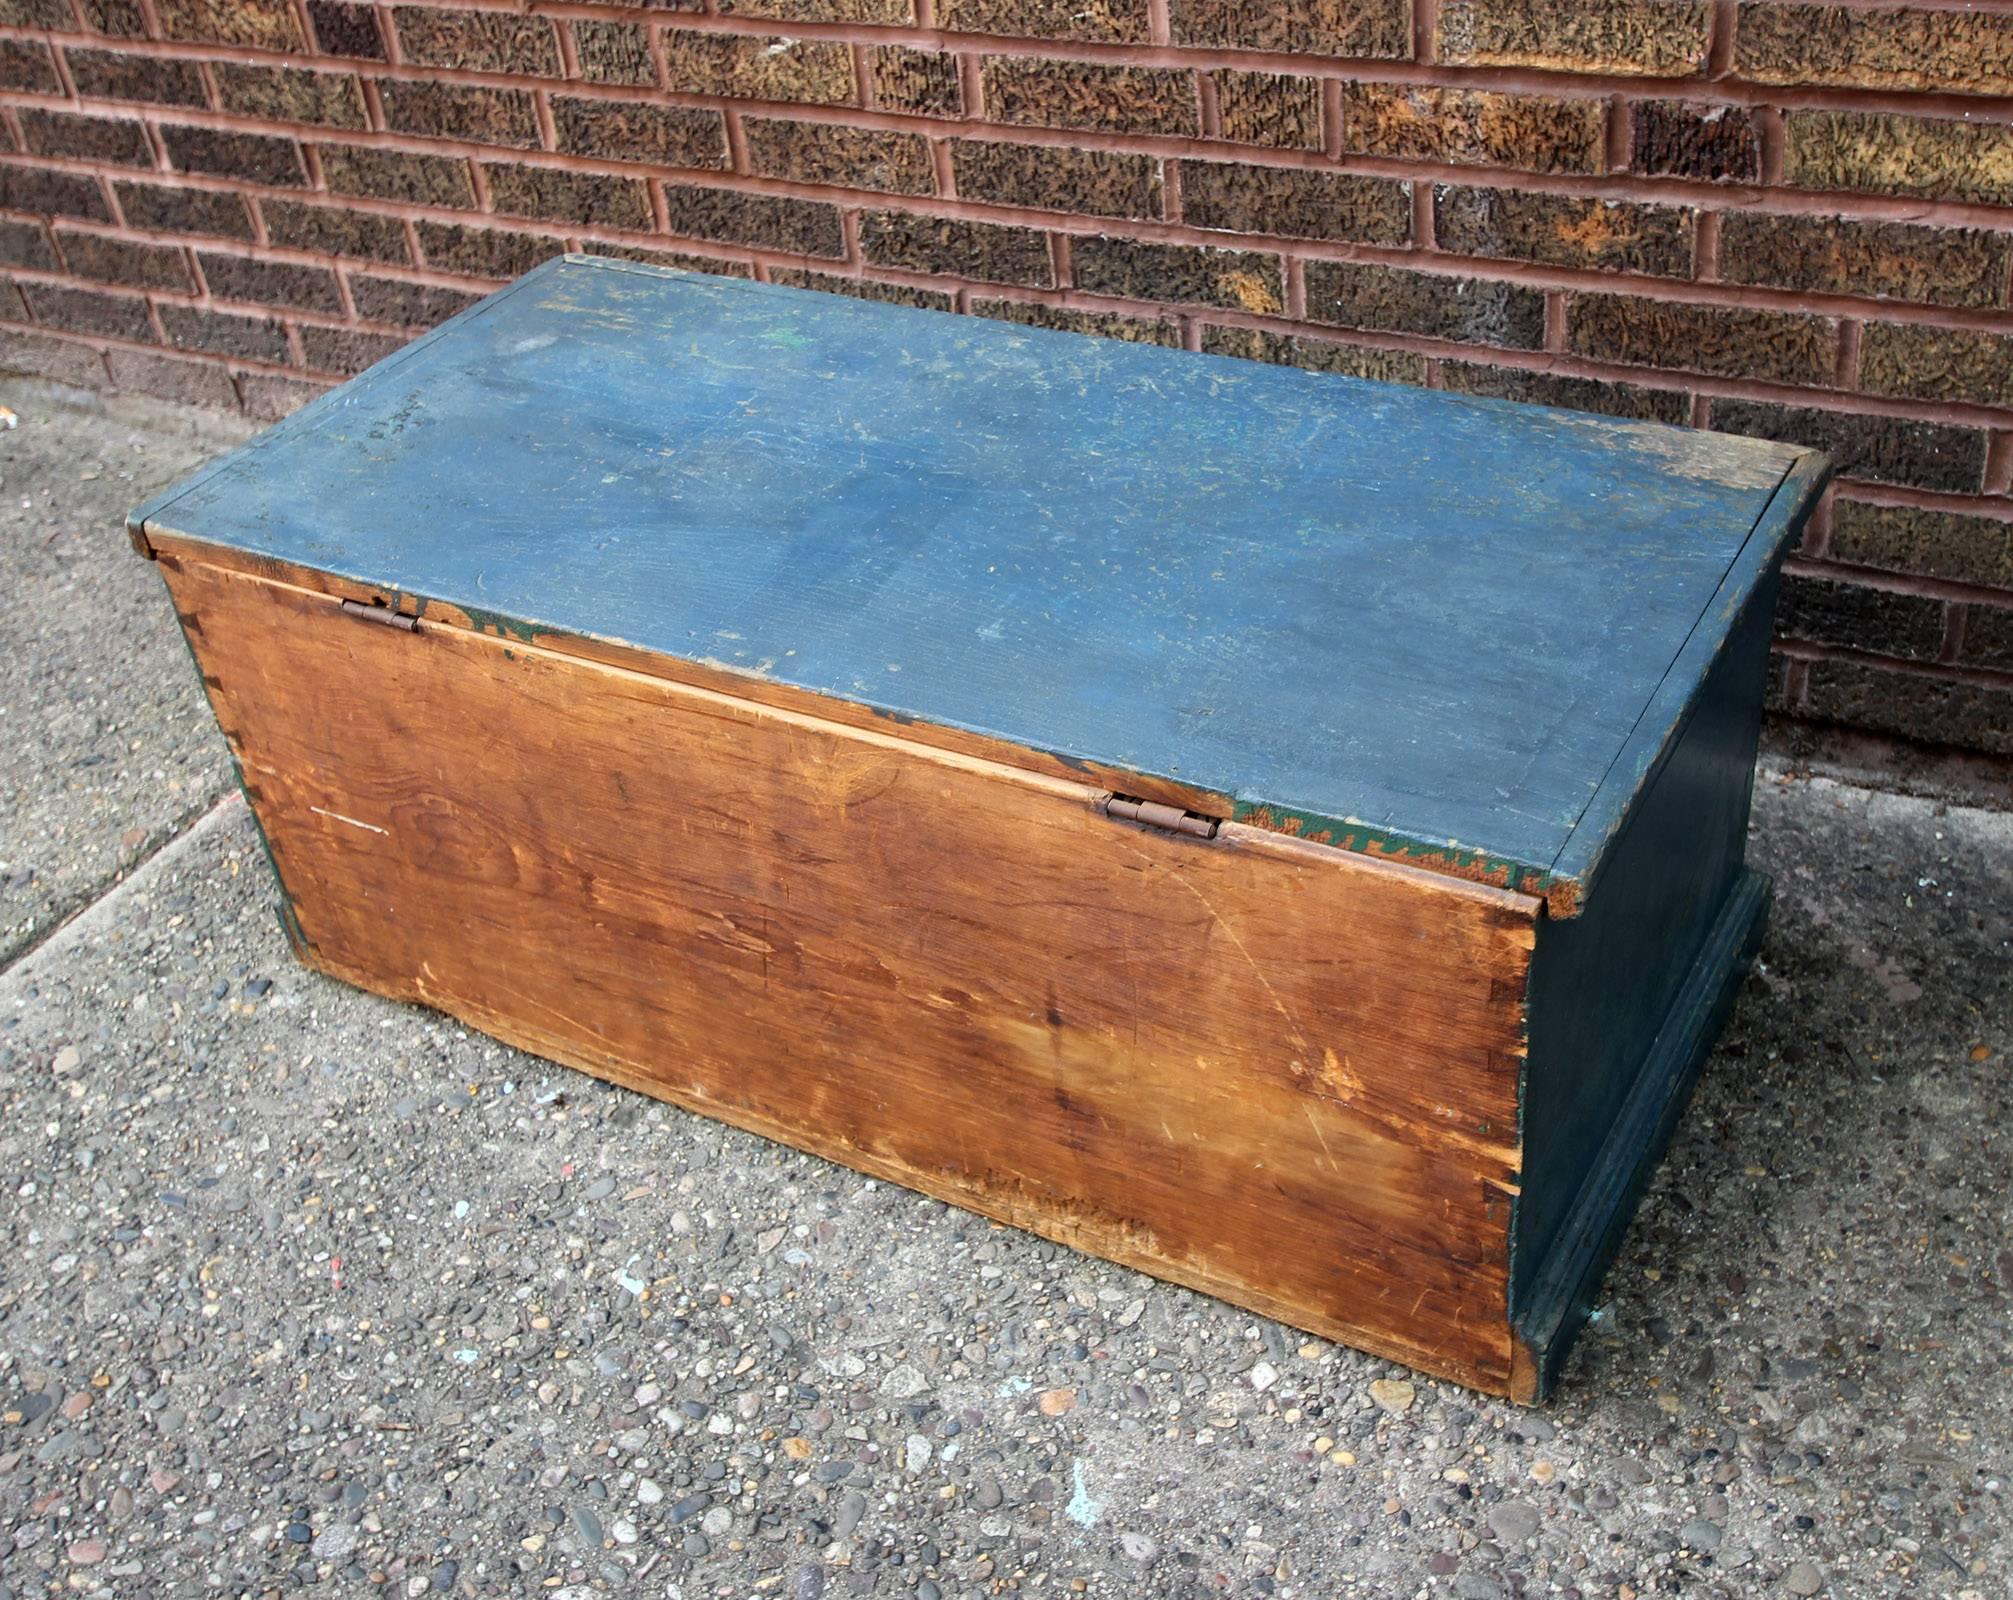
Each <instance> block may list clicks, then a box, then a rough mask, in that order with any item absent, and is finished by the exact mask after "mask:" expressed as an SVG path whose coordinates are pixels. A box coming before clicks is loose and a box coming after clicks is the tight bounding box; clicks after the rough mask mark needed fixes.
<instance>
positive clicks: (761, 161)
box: [742, 117, 936, 194]
mask: <svg viewBox="0 0 2013 1600" xmlns="http://www.w3.org/2000/svg"><path fill="white" fill-rule="evenodd" d="M742 131H743V134H744V136H745V137H746V139H747V141H748V165H749V167H750V168H751V169H752V170H754V171H756V172H759V173H761V174H762V175H763V176H764V177H769V178H788V179H791V180H792V181H794V182H797V183H819V184H837V185H840V186H843V187H845V188H849V189H884V190H886V191H887V192H889V193H890V194H928V193H930V192H931V191H932V190H933V189H934V188H935V187H936V167H935V164H934V163H933V162H932V161H931V159H930V147H929V141H927V140H926V139H924V138H923V137H922V136H921V135H919V134H914V133H896V132H893V131H891V130H889V129H886V128H848V127H844V126H841V125H838V124H835V123H818V122H786V121H781V120H772V119H770V118H767V117H750V118H748V119H747V121H746V122H744V123H743V124H742Z"/></svg>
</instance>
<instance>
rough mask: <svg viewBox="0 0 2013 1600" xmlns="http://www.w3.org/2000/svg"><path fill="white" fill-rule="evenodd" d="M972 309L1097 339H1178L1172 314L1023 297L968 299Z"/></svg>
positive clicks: (1159, 341) (1029, 325)
mask: <svg viewBox="0 0 2013 1600" xmlns="http://www.w3.org/2000/svg"><path fill="white" fill-rule="evenodd" d="M972 311H973V312H974V314H976V315H978V316H981V317H991V318H993V319H994V320H995V321H997V322H1017V323H1019V324H1020V325H1021V326H1022V327H1024V328H1059V329H1061V330H1062V331H1063V332H1065V333H1091V334H1096V335H1097V336H1098V337H1099V338H1101V339H1124V340H1126V341H1127V342H1128V343H1131V344H1161V345H1167V346H1169V347H1170V348H1172V347H1174V346H1178V345H1179V344H1180V343H1181V326H1180V324H1179V323H1177V322H1175V320H1174V319H1173V318H1172V317H1132V316H1127V315H1125V314H1124V313H1123V312H1117V311H1078V310H1075V309H1073V308H1071V307H1069V306H1044V305H1035V304H1032V303H1030V302H1028V301H1025V300H986V299H975V300H973V301H972Z"/></svg>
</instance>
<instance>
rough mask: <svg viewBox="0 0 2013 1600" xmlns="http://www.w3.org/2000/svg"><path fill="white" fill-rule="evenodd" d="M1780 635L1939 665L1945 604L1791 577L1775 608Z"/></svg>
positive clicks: (1796, 575) (1786, 579) (1854, 585)
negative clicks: (1937, 657)
mask: <svg viewBox="0 0 2013 1600" xmlns="http://www.w3.org/2000/svg"><path fill="white" fill-rule="evenodd" d="M1775 631H1776V633H1777V634H1778V635H1780V636H1781V637H1783V638H1786V639H1810V640H1813V641H1815V642H1816V643H1818V644H1833V645H1844V646H1846V647H1847V648H1849V649H1853V650H1870V651H1872V652H1873V653H1874V654H1875V655H1883V656H1900V657H1903V658H1904V659H1908V660H1914V661H1934V660H1935V659H1936V652H1937V650H1938V648H1939V647H1940V646H1941V645H1942V643H1943V602H1942V601H1940V600H1929V599H1925V598H1924V597H1923V596H1921V595H1914V594H1893V593H1891V592H1889V591H1887V590H1885V589H1869V588H1867V587H1866V586H1865V585H1863V584H1857V583H1852V582H1849V581H1847V582H1833V581H1832V580H1830V579H1828V578H1817V577H1810V576H1806V575H1804V574H1801V573H1789V574H1787V575H1785V576H1784V578H1783V580H1782V592H1781V594H1780V596H1779V598H1778V599H1777V600H1776V603H1775Z"/></svg>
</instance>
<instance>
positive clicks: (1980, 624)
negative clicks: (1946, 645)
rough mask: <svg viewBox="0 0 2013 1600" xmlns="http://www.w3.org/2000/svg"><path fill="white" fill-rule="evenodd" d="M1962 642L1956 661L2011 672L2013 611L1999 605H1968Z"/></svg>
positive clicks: (2012, 669)
mask: <svg viewBox="0 0 2013 1600" xmlns="http://www.w3.org/2000/svg"><path fill="white" fill-rule="evenodd" d="M1963 637H1964V643H1963V647H1962V649H1960V650H1959V652H1958V655H1957V659H1958V660H1959V661H1961V662H1963V663H1965V664H1966V665H1967V666H1974V667H1990V668H1992V669H1993V670H1994V671H1996V672H2013V610H2008V609H2007V608H2005V607H2003V606H1971V607H1969V608H1968V614H1967V616H1966V618H1965V625H1964V636H1963Z"/></svg>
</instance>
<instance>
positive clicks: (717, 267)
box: [582, 241, 755, 278]
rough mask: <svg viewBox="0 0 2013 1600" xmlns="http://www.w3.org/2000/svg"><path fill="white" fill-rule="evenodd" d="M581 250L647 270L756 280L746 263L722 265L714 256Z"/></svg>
mask: <svg viewBox="0 0 2013 1600" xmlns="http://www.w3.org/2000/svg"><path fill="white" fill-rule="evenodd" d="M582 249H584V250H585V251H586V253H587V254H588V255H591V256H607V257H608V258H609V259H610V260H614V261H640V262H642V263H644V264H645V265H646V266H652V267H670V268H672V269H673V270H674V271H677V272H710V273H712V274H713V275H714V276H715V277H721V278H752V277H754V276H755V269H754V268H753V267H751V266H749V265H748V263H747V262H745V261H723V260H721V259H720V258H719V257H717V256H695V255H690V254H688V253H686V252H685V251H682V250H639V249H637V248H636V247H635V246H633V245H626V244H601V243H599V242H595V241H590V242H588V243H587V244H585V245H583V246H582Z"/></svg>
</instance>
